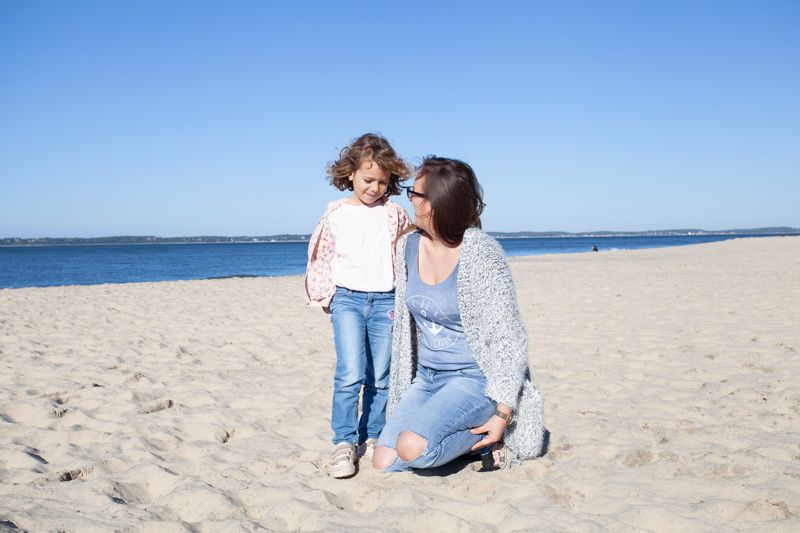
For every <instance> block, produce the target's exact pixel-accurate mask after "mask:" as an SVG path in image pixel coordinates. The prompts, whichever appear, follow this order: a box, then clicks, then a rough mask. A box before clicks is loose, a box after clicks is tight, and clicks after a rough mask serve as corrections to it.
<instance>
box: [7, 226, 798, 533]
mask: <svg viewBox="0 0 800 533" xmlns="http://www.w3.org/2000/svg"><path fill="white" fill-rule="evenodd" d="M511 264H512V269H513V272H514V276H515V279H516V281H517V286H518V294H519V301H520V308H521V310H522V314H523V317H524V319H525V322H526V326H527V328H528V333H529V335H530V338H531V352H530V360H531V368H532V372H533V375H534V381H535V382H536V383H537V385H538V387H539V388H540V390H541V391H542V392H543V394H544V398H545V412H546V425H547V428H548V429H549V431H550V434H551V437H550V442H549V448H548V453H547V454H546V455H545V456H544V457H542V458H540V459H538V460H535V461H528V462H525V463H523V465H522V466H521V467H520V468H517V469H513V470H507V471H501V472H493V473H478V472H474V471H473V470H472V468H471V467H470V465H469V464H466V463H458V464H456V465H454V466H453V467H452V468H445V469H442V470H439V471H435V472H433V473H426V475H416V474H411V473H408V474H397V475H389V476H387V475H382V474H379V473H377V472H375V471H373V470H372V468H371V466H369V465H367V464H362V465H361V469H360V472H359V473H358V475H357V476H356V477H354V478H352V479H349V480H334V479H330V478H328V477H327V476H326V475H325V473H324V471H323V465H324V463H325V461H326V459H327V456H328V454H329V452H330V449H331V444H330V436H331V433H330V427H329V420H330V418H329V417H330V396H331V386H332V373H333V367H334V362H335V359H334V357H335V356H334V350H333V342H332V335H331V326H330V323H329V320H328V318H327V316H326V315H324V314H323V313H322V312H321V311H319V310H316V309H307V308H306V307H305V306H304V304H303V290H302V283H303V281H302V278H300V277H286V278H251V279H227V280H209V281H187V282H163V283H136V284H125V285H97V286H69V287H55V288H34V289H11V290H8V289H7V290H0V530H4V529H8V530H15V529H16V528H19V529H20V530H29V531H53V530H66V531H208V532H211V531H214V532H217V531H257V530H278V531H283V530H314V531H345V530H348V531H352V530H353V529H354V528H355V529H367V530H376V531H426V532H427V531H533V530H536V531H604V530H612V531H631V530H636V531H665V532H666V531H739V530H741V531H787V532H788V531H798V530H800V517H799V515H800V385H798V376H800V237H783V238H780V237H775V238H758V239H737V240H731V241H724V242H717V243H711V244H703V245H696V246H687V247H677V248H662V249H649V250H639V251H607V252H606V251H601V252H600V253H588V254H573V255H550V256H539V257H531V258H517V259H513V260H512V261H511Z"/></svg>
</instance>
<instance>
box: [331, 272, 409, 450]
mask: <svg viewBox="0 0 800 533" xmlns="http://www.w3.org/2000/svg"><path fill="white" fill-rule="evenodd" d="M393 315H394V291H391V292H360V291H351V290H350V289H345V288H343V287H337V288H336V293H335V294H334V296H333V301H332V302H331V322H332V323H333V341H334V345H335V346H336V373H335V374H334V378H333V407H332V409H331V428H332V429H333V443H334V444H339V443H342V442H347V443H349V444H358V443H360V442H364V441H365V440H367V439H372V438H377V437H378V435H380V432H381V430H382V429H383V425H384V422H385V420H386V400H387V397H388V389H389V363H390V361H391V356H392V319H393ZM362 388H363V398H362V401H361V417H360V418H359V416H358V398H359V395H360V394H361V392H362Z"/></svg>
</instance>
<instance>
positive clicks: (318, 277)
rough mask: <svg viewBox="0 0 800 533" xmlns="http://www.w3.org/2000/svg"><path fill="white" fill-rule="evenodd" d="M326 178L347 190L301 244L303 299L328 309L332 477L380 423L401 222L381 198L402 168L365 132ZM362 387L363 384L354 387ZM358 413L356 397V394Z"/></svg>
mask: <svg viewBox="0 0 800 533" xmlns="http://www.w3.org/2000/svg"><path fill="white" fill-rule="evenodd" d="M328 174H329V176H330V180H331V185H333V186H334V187H336V188H337V189H339V190H341V191H344V190H349V191H352V194H351V195H350V197H349V198H344V199H341V200H338V201H334V202H331V203H330V204H328V207H327V209H326V210H325V213H324V214H323V215H322V218H321V219H320V221H319V224H318V225H317V227H316V229H315V230H314V233H313V235H312V236H311V240H310V241H309V243H308V265H307V267H306V280H305V288H306V303H307V304H308V305H311V306H317V307H322V308H323V309H324V310H325V312H328V313H330V314H331V322H332V323H333V340H334V345H335V347H336V370H335V374H334V378H333V406H332V409H331V427H332V429H333V444H334V450H333V453H332V455H331V457H330V461H329V462H328V465H327V471H328V474H329V475H330V476H331V477H334V478H345V477H350V476H352V475H354V474H355V473H356V460H357V452H360V453H361V454H364V453H365V452H366V453H367V456H368V457H369V456H370V455H371V452H372V447H373V445H374V443H375V440H376V439H377V437H378V435H380V432H381V430H382V429H383V425H384V422H385V416H386V400H387V395H388V390H387V389H388V385H389V360H390V357H391V349H392V319H393V315H394V286H395V279H394V244H395V242H396V241H397V237H398V235H400V233H401V232H402V231H403V230H404V229H405V228H406V227H407V226H408V225H409V219H408V215H406V212H405V211H404V210H403V208H402V207H400V206H399V205H397V204H395V203H393V202H392V201H391V200H389V197H390V196H392V195H397V194H399V193H400V182H401V181H402V180H404V179H406V178H408V176H409V175H410V172H409V169H408V166H407V165H406V163H405V162H404V161H403V160H402V159H400V158H399V157H398V156H397V154H396V153H395V151H394V149H393V148H392V147H391V145H390V144H389V142H388V141H387V140H386V139H384V138H383V137H381V136H379V135H374V134H371V133H367V134H365V135H362V136H361V137H359V138H358V139H356V140H355V141H353V143H352V144H351V145H350V146H348V147H347V148H344V149H343V150H342V151H341V152H340V153H339V159H338V160H337V161H335V162H334V163H332V164H331V165H330V166H329V167H328ZM362 389H363V391H362ZM362 392H363V398H362V408H361V417H360V418H359V416H358V413H359V409H358V400H359V396H361V395H362Z"/></svg>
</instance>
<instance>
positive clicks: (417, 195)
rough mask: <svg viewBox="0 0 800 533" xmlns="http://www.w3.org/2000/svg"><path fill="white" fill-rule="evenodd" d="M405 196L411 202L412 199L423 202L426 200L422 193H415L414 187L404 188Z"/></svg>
mask: <svg viewBox="0 0 800 533" xmlns="http://www.w3.org/2000/svg"><path fill="white" fill-rule="evenodd" d="M406 196H408V199H409V200H412V201H413V200H414V198H421V199H423V200H424V199H425V198H427V196H425V195H424V194H423V193H421V192H417V191H415V190H414V187H406Z"/></svg>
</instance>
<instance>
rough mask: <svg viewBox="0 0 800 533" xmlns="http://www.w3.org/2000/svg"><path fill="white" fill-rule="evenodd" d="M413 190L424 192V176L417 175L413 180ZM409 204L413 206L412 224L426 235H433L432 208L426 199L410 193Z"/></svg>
mask: <svg viewBox="0 0 800 533" xmlns="http://www.w3.org/2000/svg"><path fill="white" fill-rule="evenodd" d="M414 192H417V193H420V194H423V195H424V194H425V176H417V178H416V179H415V180H414ZM411 205H413V206H414V225H415V226H416V227H418V228H419V229H421V230H422V231H424V232H425V233H427V234H428V235H433V223H432V222H433V216H432V215H433V212H432V211H433V210H432V209H431V204H430V202H429V201H428V199H427V198H425V197H423V196H419V195H412V196H411Z"/></svg>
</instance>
